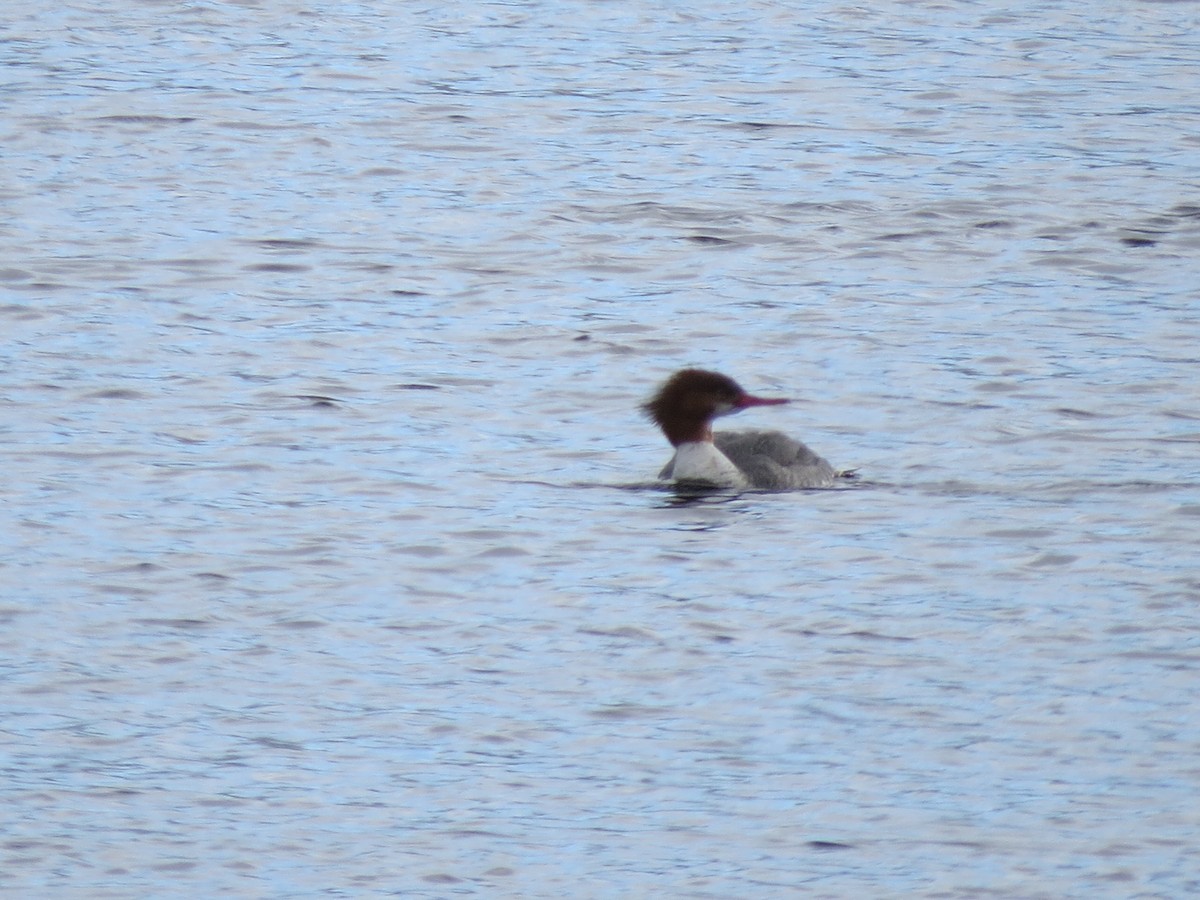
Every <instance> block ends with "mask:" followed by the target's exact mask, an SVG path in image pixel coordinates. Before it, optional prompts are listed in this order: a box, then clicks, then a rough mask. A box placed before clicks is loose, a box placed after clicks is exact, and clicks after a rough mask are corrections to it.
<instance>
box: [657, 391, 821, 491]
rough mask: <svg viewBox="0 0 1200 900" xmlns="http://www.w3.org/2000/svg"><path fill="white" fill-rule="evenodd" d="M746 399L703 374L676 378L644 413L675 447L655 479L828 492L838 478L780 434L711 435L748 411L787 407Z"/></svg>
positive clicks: (771, 401)
mask: <svg viewBox="0 0 1200 900" xmlns="http://www.w3.org/2000/svg"><path fill="white" fill-rule="evenodd" d="M787 402H788V401H787V400H783V399H768V398H763V397H754V396H751V395H750V394H747V393H746V392H745V391H744V390H742V388H741V387H740V386H739V385H738V384H737V382H735V381H734V380H733V379H731V378H727V377H726V376H724V375H720V374H718V373H716V372H705V371H703V370H701V369H685V370H683V371H682V372H677V373H675V375H673V376H672V377H671V378H670V379H668V381H667V382H666V383H665V384H664V385H663V386H662V387H661V388H660V389H659V391H658V393H657V394H655V395H654V397H653V398H651V400H650V401H649V402H647V403H646V404H645V405H644V406H643V409H644V410H645V412H646V414H647V415H648V416H649V417H650V418H651V419H652V420H653V421H654V422H655V423H656V424H658V426H659V427H660V428H662V430H663V434H665V435H666V437H667V440H669V441H670V442H671V444H672V445H673V446H674V447H675V455H674V456H673V457H671V461H670V462H668V463H667V465H666V466H665V467H664V468H663V470H662V471H661V472H660V473H659V478H663V479H667V480H669V481H675V482H683V483H700V484H709V485H713V486H714V487H723V488H739V489H742V488H757V489H759V490H769V491H787V490H798V489H802V488H828V487H833V486H834V485H835V484H837V480H838V478H839V477H841V473H839V472H837V470H835V469H834V468H833V466H831V465H830V464H829V463H828V462H826V461H825V460H824V459H822V458H821V457H820V456H818V455H817V454H816V453H814V452H813V451H812V450H810V449H809V448H808V447H806V446H805V445H804V444H802V443H800V442H799V441H797V440H793V439H792V438H790V437H788V436H787V435H785V434H781V433H780V432H778V431H723V432H717V433H716V434H714V433H713V430H712V420H713V419H715V418H717V417H718V416H723V415H729V414H731V413H735V412H738V411H739V410H742V409H746V408H747V407H751V406H773V405H775V404H778V403H787Z"/></svg>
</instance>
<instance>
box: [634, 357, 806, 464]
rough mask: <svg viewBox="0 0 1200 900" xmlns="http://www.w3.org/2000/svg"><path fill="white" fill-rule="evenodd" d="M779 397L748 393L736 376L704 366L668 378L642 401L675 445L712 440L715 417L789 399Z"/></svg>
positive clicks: (645, 409)
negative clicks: (758, 395)
mask: <svg viewBox="0 0 1200 900" xmlns="http://www.w3.org/2000/svg"><path fill="white" fill-rule="evenodd" d="M787 402H788V401H787V400H784V399H777V398H766V397H755V396H752V395H751V394H747V393H746V392H745V391H744V390H742V388H741V385H739V384H738V383H737V382H736V381H734V380H733V379H732V378H729V377H727V376H725V375H721V374H720V373H718V372H706V371H705V370H703V369H684V370H683V371H681V372H676V373H675V374H674V375H672V376H671V377H670V378H668V379H667V380H666V382H664V384H663V386H662V387H660V388H659V389H658V392H657V393H656V394H655V395H654V396H653V397H651V398H650V399H649V400H648V401H646V402H645V403H643V404H642V411H643V412H645V414H646V415H647V416H648V417H649V418H650V420H651V421H653V422H654V423H655V424H656V425H658V427H659V428H661V429H662V430H663V434H665V435H666V436H667V440H668V441H670V442H671V443H672V444H673V445H674V446H679V445H680V444H684V443H688V442H689V441H711V440H712V420H713V419H715V418H717V417H718V416H727V415H729V414H730V413H735V412H738V411H739V410H743V409H746V408H747V407H749V406H774V405H775V404H778V403H787Z"/></svg>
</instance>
